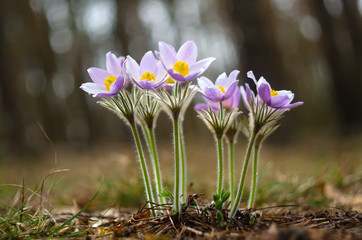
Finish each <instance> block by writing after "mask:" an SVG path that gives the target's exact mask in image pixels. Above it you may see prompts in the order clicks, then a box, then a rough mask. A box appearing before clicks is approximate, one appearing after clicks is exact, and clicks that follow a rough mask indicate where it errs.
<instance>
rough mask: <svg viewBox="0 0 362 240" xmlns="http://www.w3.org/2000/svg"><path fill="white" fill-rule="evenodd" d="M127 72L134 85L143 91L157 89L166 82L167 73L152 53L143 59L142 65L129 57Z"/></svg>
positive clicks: (148, 53) (149, 52)
mask: <svg viewBox="0 0 362 240" xmlns="http://www.w3.org/2000/svg"><path fill="white" fill-rule="evenodd" d="M126 71H127V73H128V74H129V76H130V77H131V79H132V81H133V83H134V84H135V85H136V86H137V87H139V88H142V89H155V88H158V87H160V86H161V85H162V84H163V83H164V82H165V81H166V74H167V72H166V70H165V68H164V67H163V65H162V63H161V61H159V60H157V59H156V58H155V57H154V56H153V53H152V52H151V51H148V52H147V53H146V54H145V55H144V56H143V57H142V59H141V62H140V65H138V63H137V62H136V61H135V60H134V59H133V58H132V57H131V56H127V60H126Z"/></svg>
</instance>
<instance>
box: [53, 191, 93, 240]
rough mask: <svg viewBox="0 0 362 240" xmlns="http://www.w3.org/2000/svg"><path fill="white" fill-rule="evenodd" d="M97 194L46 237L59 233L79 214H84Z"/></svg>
mask: <svg viewBox="0 0 362 240" xmlns="http://www.w3.org/2000/svg"><path fill="white" fill-rule="evenodd" d="M98 192H99V191H97V192H96V194H94V196H93V197H92V198H91V199H90V200H89V201H88V202H87V204H86V205H85V206H84V207H83V208H82V209H81V210H80V211H79V212H77V213H76V214H74V216H73V217H71V218H69V219H68V221H66V222H65V223H63V224H62V225H61V226H60V227H58V228H57V229H55V230H54V231H53V232H52V233H51V234H50V235H48V237H50V236H52V235H53V234H56V233H58V232H59V230H60V229H62V228H63V227H64V226H66V225H67V224H68V223H70V222H71V221H72V220H73V219H75V218H76V217H78V216H79V214H81V213H82V212H84V210H86V209H87V208H88V207H89V205H90V204H91V203H92V202H93V200H94V199H95V198H96V197H97V195H98Z"/></svg>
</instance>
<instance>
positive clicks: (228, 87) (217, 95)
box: [197, 70, 239, 102]
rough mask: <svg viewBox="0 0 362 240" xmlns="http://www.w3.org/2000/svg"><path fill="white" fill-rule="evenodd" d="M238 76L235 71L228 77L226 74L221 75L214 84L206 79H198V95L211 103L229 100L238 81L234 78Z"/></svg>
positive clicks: (237, 72)
mask: <svg viewBox="0 0 362 240" xmlns="http://www.w3.org/2000/svg"><path fill="white" fill-rule="evenodd" d="M238 74H239V71H237V70H234V71H232V72H231V73H230V75H229V77H228V76H227V75H226V73H222V74H220V76H218V77H217V79H216V81H215V84H214V83H213V82H211V81H210V79H208V78H206V77H200V78H198V79H197V82H198V84H199V87H200V93H201V94H202V95H204V96H205V97H206V98H208V99H209V100H211V101H214V102H219V101H224V100H226V99H228V98H230V97H231V96H232V94H233V93H234V91H235V89H236V88H237V85H238V82H239V81H238V80H236V78H237V76H238Z"/></svg>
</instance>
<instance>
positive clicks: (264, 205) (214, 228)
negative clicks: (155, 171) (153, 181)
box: [0, 137, 362, 240]
mask: <svg viewBox="0 0 362 240" xmlns="http://www.w3.org/2000/svg"><path fill="white" fill-rule="evenodd" d="M360 143H361V137H359V138H355V139H351V140H349V141H348V142H345V141H343V142H340V141H334V142H332V141H330V140H328V141H322V143H321V142H320V141H318V142H317V143H315V142H311V141H308V142H301V143H298V144H296V145H283V146H282V147H281V146H273V145H265V146H264V147H263V149H262V152H261V158H260V160H261V163H260V169H259V172H260V179H259V189H258V195H257V201H256V205H255V208H256V209H257V210H256V211H253V212H250V211H246V210H240V212H239V213H238V215H237V216H238V218H236V220H230V219H227V217H226V213H224V215H225V216H224V223H222V224H221V225H223V226H220V223H219V222H218V221H217V218H216V217H215V214H216V213H215V211H214V210H213V208H212V205H210V204H211V203H210V202H209V201H210V199H211V195H212V192H213V191H215V188H216V187H215V183H216V156H215V152H214V151H215V150H214V148H213V147H214V145H213V142H206V143H202V144H200V143H197V144H193V143H192V142H191V143H190V144H188V145H187V146H186V147H187V148H188V154H189V155H188V171H189V175H188V176H189V178H188V182H189V183H190V185H189V188H188V192H189V193H190V194H191V193H202V194H203V195H201V197H200V198H198V199H197V201H198V202H199V206H201V207H200V209H199V210H196V209H195V208H193V207H190V206H189V208H188V210H187V211H186V213H184V214H183V215H181V218H180V220H178V218H175V216H173V215H172V214H171V211H170V210H169V206H163V208H165V209H166V210H167V209H168V210H169V213H170V214H168V213H167V211H166V212H164V214H165V215H164V216H160V217H158V218H153V219H152V218H151V219H150V218H149V216H148V213H149V212H148V211H147V210H146V209H142V206H143V204H144V196H143V189H142V187H143V186H142V184H141V183H140V178H139V173H138V171H139V169H138V166H137V161H135V160H134V157H135V152H134V149H133V148H132V146H130V145H128V144H122V143H118V142H114V141H112V142H106V143H104V144H102V145H97V146H96V147H89V146H87V147H76V148H74V147H70V146H62V145H59V144H58V145H57V144H56V146H57V149H56V157H55V152H54V151H53V150H49V151H44V153H43V154H41V155H32V156H31V155H27V156H26V161H24V157H21V156H15V155H13V156H11V157H9V158H6V159H5V160H4V161H1V162H0V181H1V182H2V183H3V184H2V185H1V188H0V189H1V191H0V199H2V200H1V201H0V202H1V203H2V206H1V207H0V211H1V219H0V221H1V224H0V236H1V238H30V237H31V238H44V237H46V236H53V237H55V236H57V237H66V238H71V237H76V238H85V237H87V236H88V238H97V237H103V238H112V237H117V236H119V237H129V238H146V239H155V238H174V237H178V236H179V237H186V238H189V237H190V238H196V237H197V238H238V239H240V238H241V239H271V240H273V239H362V230H361V229H362V226H361V211H362V192H361V191H362V167H361V162H362V149H361V148H360ZM160 145H162V147H161V148H160V149H161V150H160V157H161V168H162V171H163V172H162V173H163V178H164V180H165V182H164V183H165V185H166V186H169V187H168V188H169V189H170V190H172V176H173V165H172V164H169V163H168V161H170V163H172V155H173V154H172V149H171V148H170V147H168V146H166V145H165V144H163V143H160ZM244 145H245V142H241V143H239V146H240V147H239V148H238V149H237V151H236V156H237V157H236V164H237V166H236V169H240V168H241V164H242V163H241V158H242V155H243V151H244V149H243V146H244ZM195 146H197V147H195ZM201 149H202V151H201ZM192 159H197V161H192ZM214 165H215V166H214ZM205 166H207V167H205ZM201 168H202V174H200V169H201ZM225 168H226V169H227V165H226V167H225ZM238 174H240V171H237V172H236V176H238ZM205 176H208V177H205ZM226 178H227V176H226ZM247 178H248V179H250V176H248V177H247ZM225 185H226V187H227V181H226V180H225ZM170 186H171V187H170ZM246 186H249V183H248V182H247V183H246ZM244 192H245V194H244V198H243V199H244V200H243V203H242V205H243V204H245V202H246V201H247V198H248V187H246V188H245V191H244ZM95 195H96V196H95ZM93 196H95V198H94V199H93V200H92V201H90V200H91V199H92V197H93ZM205 206H209V207H208V208H207V210H204V208H205ZM241 207H243V206H241ZM138 209H142V210H141V211H140V212H138V211H139V210H138ZM75 214H78V215H77V216H76V217H74V216H75ZM250 214H252V215H250ZM250 216H252V218H253V219H254V218H255V221H254V222H253V224H251V222H250ZM171 220H172V221H171ZM63 223H66V224H65V225H64V226H62V225H63ZM51 234H53V235H51Z"/></svg>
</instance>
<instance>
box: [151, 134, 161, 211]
mask: <svg viewBox="0 0 362 240" xmlns="http://www.w3.org/2000/svg"><path fill="white" fill-rule="evenodd" d="M148 132H149V135H150V146H151V152H152V160H153V167H154V172H155V181H156V194H157V198H158V201H159V202H160V203H161V204H164V203H165V199H164V198H163V197H160V193H161V191H162V178H161V171H160V167H159V159H158V156H157V148H156V141H155V137H154V133H153V129H152V128H148Z"/></svg>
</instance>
